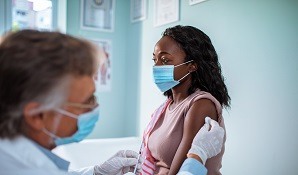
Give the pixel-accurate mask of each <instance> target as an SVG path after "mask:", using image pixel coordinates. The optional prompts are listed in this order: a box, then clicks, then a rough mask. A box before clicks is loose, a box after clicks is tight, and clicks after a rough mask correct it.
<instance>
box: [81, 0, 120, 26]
mask: <svg viewBox="0 0 298 175" xmlns="http://www.w3.org/2000/svg"><path fill="white" fill-rule="evenodd" d="M114 18H115V0H81V28H82V29H86V30H96V31H106V32H112V31H114Z"/></svg>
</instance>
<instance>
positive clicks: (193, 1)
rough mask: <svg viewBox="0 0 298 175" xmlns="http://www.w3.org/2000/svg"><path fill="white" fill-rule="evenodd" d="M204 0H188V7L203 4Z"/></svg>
mask: <svg viewBox="0 0 298 175" xmlns="http://www.w3.org/2000/svg"><path fill="white" fill-rule="evenodd" d="M204 1H206V0H189V5H194V4H198V3H201V2H204Z"/></svg>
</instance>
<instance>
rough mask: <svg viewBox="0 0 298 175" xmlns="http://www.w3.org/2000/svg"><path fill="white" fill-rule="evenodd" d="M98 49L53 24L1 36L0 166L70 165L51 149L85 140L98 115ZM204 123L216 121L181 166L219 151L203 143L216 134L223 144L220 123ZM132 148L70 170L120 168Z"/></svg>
mask: <svg viewBox="0 0 298 175" xmlns="http://www.w3.org/2000/svg"><path fill="white" fill-rule="evenodd" d="M97 55H98V53H97V50H96V49H95V48H94V47H93V46H92V45H91V44H90V43H89V42H87V41H85V40H82V39H77V38H74V37H72V36H69V35H65V34H61V33H58V32H39V31H34V30H23V31H20V32H16V33H12V34H9V35H8V36H6V37H5V38H4V39H3V41H2V43H1V44H0V155H1V158H0V170H1V173H4V174H30V175H31V174H60V173H62V174H64V173H65V172H66V171H68V167H69V162H67V161H66V160H63V159H62V158H60V157H58V156H57V155H55V154H53V153H52V152H51V150H52V149H53V148H55V147H56V146H59V145H63V144H68V143H72V142H79V141H81V140H83V139H84V138H85V137H86V136H87V135H88V134H89V133H90V132H91V131H92V130H93V128H94V126H95V123H96V122H97V120H98V117H99V105H98V104H97V101H96V99H95V97H94V95H93V94H94V92H95V83H94V78H93V75H94V74H95V72H96V70H97V66H96V65H98V64H99V62H98V60H97V59H96V58H97ZM209 123H210V124H211V125H212V128H215V129H211V130H210V131H208V129H207V130H206V129H204V127H203V128H202V129H201V130H200V132H199V133H198V135H199V134H201V136H200V137H199V138H197V139H195V140H194V142H193V146H192V148H191V150H193V151H191V150H190V152H189V154H188V157H189V159H187V160H190V161H188V162H185V164H184V165H183V167H182V170H181V173H183V172H186V171H188V169H189V167H188V166H189V165H193V166H191V167H192V168H193V167H197V168H200V169H202V168H203V167H202V166H200V165H201V164H200V163H199V161H200V160H201V162H202V163H204V160H205V161H206V159H207V158H210V157H212V156H214V154H215V155H216V154H218V153H219V152H220V148H221V146H220V147H209V146H210V144H211V145H212V144H215V143H217V142H218V140H219V143H218V144H219V145H220V144H222V137H223V136H221V135H223V131H222V130H221V129H222V128H220V127H219V126H218V127H216V124H214V123H213V124H212V122H209ZM208 126H209V125H208ZM206 128H207V125H206ZM202 136H203V137H202ZM205 136H206V137H205ZM207 137H210V138H211V137H213V138H217V139H218V140H217V142H212V143H211V142H210V140H209V141H206V140H204V139H202V138H207ZM208 144H209V146H208ZM206 145H207V146H206ZM215 145H216V144H215ZM137 156H138V154H137V153H136V152H134V151H130V150H123V151H119V152H118V153H116V154H115V155H114V156H113V157H111V158H110V159H109V160H107V161H106V162H104V163H102V164H99V165H95V166H91V167H87V168H84V169H81V170H76V171H69V173H70V174H82V175H84V174H85V175H87V174H88V175H89V174H90V175H91V174H95V175H101V174H111V175H113V174H125V173H127V172H131V171H132V170H133V168H134V166H135V165H136V164H137V163H138V162H137ZM196 159H197V160H199V161H197V160H196ZM138 167H140V166H138Z"/></svg>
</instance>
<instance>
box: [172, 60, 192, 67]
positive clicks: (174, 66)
mask: <svg viewBox="0 0 298 175" xmlns="http://www.w3.org/2000/svg"><path fill="white" fill-rule="evenodd" d="M190 62H193V60H190V61H186V62H185V63H181V64H178V65H176V66H174V67H178V66H182V65H184V64H187V63H190Z"/></svg>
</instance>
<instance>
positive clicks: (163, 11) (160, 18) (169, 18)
mask: <svg viewBox="0 0 298 175" xmlns="http://www.w3.org/2000/svg"><path fill="white" fill-rule="evenodd" d="M178 20H179V0H154V26H155V27H157V26H161V25H164V24H168V23H172V22H176V21H178Z"/></svg>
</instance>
